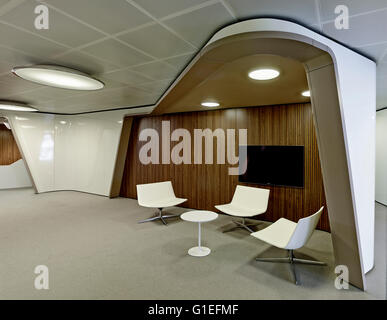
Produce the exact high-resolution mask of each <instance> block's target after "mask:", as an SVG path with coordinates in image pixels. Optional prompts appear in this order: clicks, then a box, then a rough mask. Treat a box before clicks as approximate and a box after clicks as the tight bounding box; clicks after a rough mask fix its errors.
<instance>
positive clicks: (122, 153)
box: [109, 117, 133, 198]
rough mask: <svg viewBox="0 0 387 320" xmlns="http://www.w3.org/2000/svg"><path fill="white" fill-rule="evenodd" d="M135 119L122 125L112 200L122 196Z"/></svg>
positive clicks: (129, 119) (111, 190)
mask: <svg viewBox="0 0 387 320" xmlns="http://www.w3.org/2000/svg"><path fill="white" fill-rule="evenodd" d="M132 124H133V117H127V118H126V119H125V121H124V123H123V124H122V129H121V137H120V143H119V145H118V150H117V157H116V163H115V166H114V172H113V179H112V185H111V188H110V194H109V197H110V198H115V197H118V196H119V195H120V190H121V184H122V178H123V173H124V168H125V162H126V156H127V152H128V146H129V138H130V132H131V130H132Z"/></svg>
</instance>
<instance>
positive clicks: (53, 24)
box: [1, 1, 104, 47]
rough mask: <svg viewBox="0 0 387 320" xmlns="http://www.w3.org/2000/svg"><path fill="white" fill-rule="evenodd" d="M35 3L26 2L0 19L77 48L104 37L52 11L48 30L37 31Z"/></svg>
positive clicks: (50, 11)
mask: <svg viewBox="0 0 387 320" xmlns="http://www.w3.org/2000/svg"><path fill="white" fill-rule="evenodd" d="M65 2H66V1H65ZM36 6H37V2H34V1H26V2H24V3H23V4H22V5H20V6H18V7H16V8H15V9H13V10H11V11H10V12H8V13H7V14H6V15H4V16H2V17H1V20H3V21H6V22H8V23H10V24H13V25H16V26H18V27H21V28H24V29H26V30H28V31H31V32H33V33H35V34H38V35H40V36H44V37H46V38H49V39H51V40H53V41H56V42H59V43H61V44H64V45H67V46H70V47H77V46H80V45H82V44H84V43H88V42H91V41H94V40H97V39H100V38H102V37H103V36H104V35H103V34H102V33H99V32H97V31H95V30H93V29H91V28H89V27H87V26H85V25H83V24H81V23H79V22H77V21H75V20H73V19H70V18H68V17H66V16H65V15H62V14H61V13H58V12H56V11H54V10H52V9H51V10H49V28H48V29H47V30H38V29H36V28H35V25H34V21H35V18H36V17H37V15H36V14H35V13H34V9H35V7H36Z"/></svg>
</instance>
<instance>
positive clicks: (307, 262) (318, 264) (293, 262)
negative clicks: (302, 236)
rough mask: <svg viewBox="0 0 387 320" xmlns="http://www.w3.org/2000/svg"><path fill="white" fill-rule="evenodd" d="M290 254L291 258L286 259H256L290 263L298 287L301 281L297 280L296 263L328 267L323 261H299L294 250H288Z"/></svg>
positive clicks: (257, 259)
mask: <svg viewBox="0 0 387 320" xmlns="http://www.w3.org/2000/svg"><path fill="white" fill-rule="evenodd" d="M288 252H289V256H288V257H286V258H255V260H256V261H261V262H275V263H277V262H279V263H290V265H291V269H292V273H293V278H294V283H295V284H296V285H299V281H298V279H297V274H296V268H295V264H296V263H299V264H309V265H315V266H326V265H327V264H326V263H325V262H321V261H315V260H306V259H298V258H295V257H294V252H293V250H288Z"/></svg>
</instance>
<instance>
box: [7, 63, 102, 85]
mask: <svg viewBox="0 0 387 320" xmlns="http://www.w3.org/2000/svg"><path fill="white" fill-rule="evenodd" d="M12 72H13V73H14V74H16V75H17V76H19V77H20V78H23V79H25V80H29V81H32V82H36V83H39V84H43V85H46V86H51V87H57V88H62V89H72V90H99V89H102V88H103V87H104V84H103V83H102V82H101V81H99V80H97V79H94V78H92V77H90V76H89V75H87V74H85V73H83V72H80V71H78V70H74V69H70V68H65V67H60V66H50V65H36V66H30V67H16V68H13V70H12Z"/></svg>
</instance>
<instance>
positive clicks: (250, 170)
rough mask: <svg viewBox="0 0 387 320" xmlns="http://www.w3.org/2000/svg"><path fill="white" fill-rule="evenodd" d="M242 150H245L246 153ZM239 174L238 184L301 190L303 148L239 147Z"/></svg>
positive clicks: (302, 185)
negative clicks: (289, 187) (297, 188)
mask: <svg viewBox="0 0 387 320" xmlns="http://www.w3.org/2000/svg"><path fill="white" fill-rule="evenodd" d="M242 148H247V150H246V151H247V152H246V153H244V152H243V150H242ZM243 154H245V155H246V159H243V158H244V156H243ZM244 163H245V164H246V171H245V172H244V173H243V170H242V168H243V166H244V165H243V164H244ZM239 172H240V173H243V174H240V175H239V181H240V182H246V183H255V184H261V185H273V186H291V187H299V188H302V187H304V146H240V147H239Z"/></svg>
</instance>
